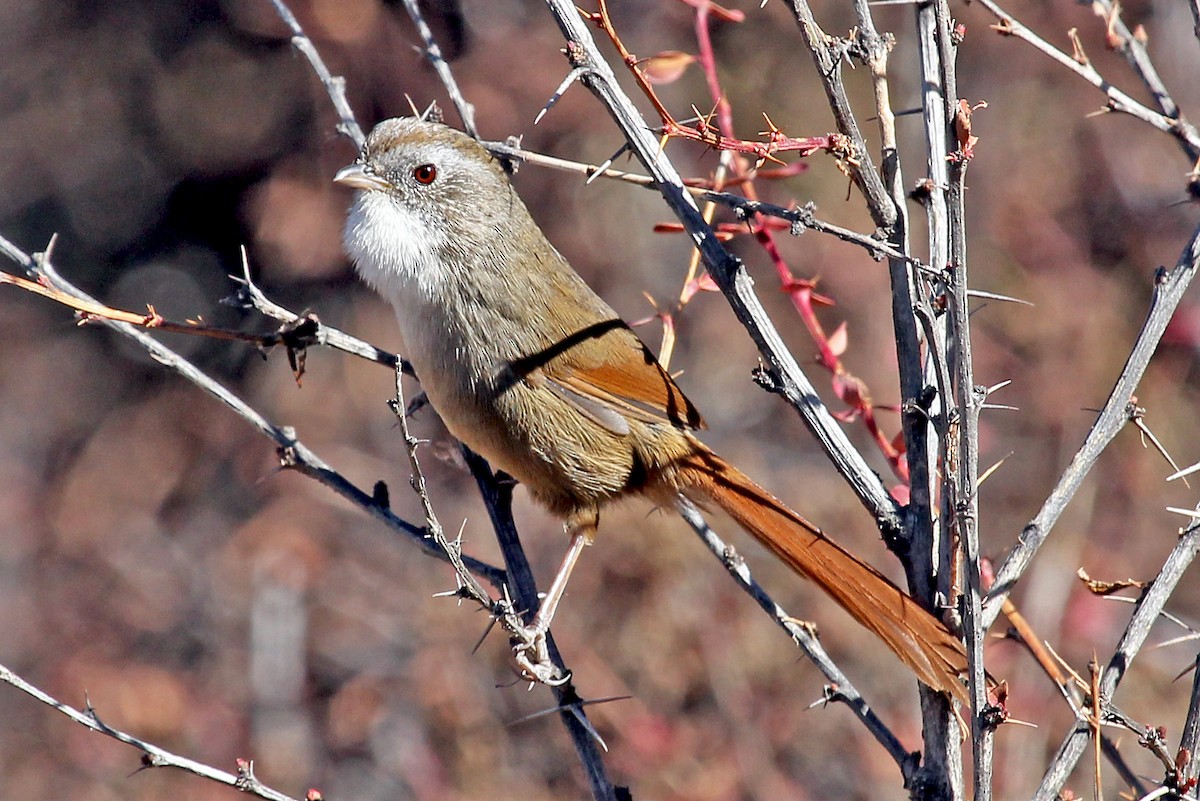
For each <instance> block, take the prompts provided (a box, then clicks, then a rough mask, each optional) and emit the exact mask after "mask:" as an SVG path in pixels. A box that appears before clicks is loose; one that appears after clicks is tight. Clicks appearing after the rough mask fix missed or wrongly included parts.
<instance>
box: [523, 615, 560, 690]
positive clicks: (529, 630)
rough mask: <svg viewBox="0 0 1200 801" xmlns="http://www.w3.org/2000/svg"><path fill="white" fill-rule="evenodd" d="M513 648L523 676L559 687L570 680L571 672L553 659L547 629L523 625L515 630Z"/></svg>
mask: <svg viewBox="0 0 1200 801" xmlns="http://www.w3.org/2000/svg"><path fill="white" fill-rule="evenodd" d="M512 648H513V659H514V660H515V661H516V663H517V668H518V670H520V672H521V678H523V679H528V680H529V681H535V682H537V683H539V684H546V685H549V686H551V687H559V686H561V685H563V684H566V683H567V682H568V681H569V680H570V678H571V674H570V673H563V672H562V670H560V669H559V667H558V665H556V664H554V662H553V661H551V659H550V648H549V646H548V645H547V644H546V630H545V629H543V628H542V627H540V626H522V627H521V628H520V629H519V630H517V631H515V632H513V633H512Z"/></svg>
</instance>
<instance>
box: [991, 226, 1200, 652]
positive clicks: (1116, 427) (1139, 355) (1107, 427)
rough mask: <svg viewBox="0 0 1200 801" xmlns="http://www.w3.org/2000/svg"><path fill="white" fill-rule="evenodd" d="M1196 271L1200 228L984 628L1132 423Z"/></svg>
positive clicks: (1035, 522)
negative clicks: (1142, 387)
mask: <svg viewBox="0 0 1200 801" xmlns="http://www.w3.org/2000/svg"><path fill="white" fill-rule="evenodd" d="M1197 269H1200V228H1197V229H1196V230H1195V231H1194V232H1193V233H1192V238H1191V240H1190V241H1189V242H1188V244H1187V246H1186V247H1185V248H1184V249H1183V252H1182V253H1181V254H1180V256H1179V261H1178V262H1177V263H1176V265H1175V266H1174V267H1173V268H1172V269H1170V270H1166V269H1159V270H1158V272H1157V273H1156V274H1155V278H1154V288H1153V294H1152V297H1151V299H1150V307H1149V309H1148V311H1147V314H1146V321H1145V322H1144V323H1143V324H1142V330H1141V331H1140V332H1139V333H1138V337H1137V340H1136V341H1135V342H1134V344H1133V348H1132V350H1131V351H1130V353H1129V357H1128V358H1127V359H1126V361H1125V366H1124V368H1123V369H1122V370H1121V375H1120V377H1119V378H1118V379H1117V383H1116V385H1115V386H1114V387H1113V390H1112V392H1111V393H1109V396H1108V400H1107V401H1106V402H1105V404H1104V408H1103V410H1102V411H1101V412H1100V414H1099V416H1098V417H1097V418H1096V422H1094V423H1093V424H1092V428H1091V430H1090V431H1088V434H1087V437H1086V438H1084V441H1083V444H1082V445H1080V447H1079V450H1078V452H1076V454H1075V456H1074V457H1073V458H1072V459H1071V463H1070V464H1069V465H1068V466H1067V469H1066V470H1065V471H1064V472H1063V474H1062V478H1060V479H1059V482H1058V484H1057V485H1055V487H1054V489H1053V490H1052V491H1051V493H1050V495H1049V497H1047V498H1046V500H1045V502H1044V503H1043V504H1042V508H1041V509H1040V510H1039V511H1038V513H1037V515H1036V516H1034V518H1033V519H1032V520H1030V521H1029V523H1027V524H1026V525H1025V528H1024V529H1023V530H1022V531H1021V535H1020V537H1019V539H1018V541H1017V544H1016V545H1015V546H1013V549H1012V551H1011V552H1009V554H1008V557H1007V558H1006V559H1005V560H1004V563H1003V564H1002V565H1001V566H1000V568H999V570H997V571H996V583H995V585H994V587H993V588H992V591H991V592H990V593H989V594H988V597H987V600H986V601H985V602H984V608H983V620H982V623H983V626H984V628H985V629H986V628H987V627H988V626H990V625H991V623H992V622H993V621H994V620H995V619H996V616H997V615H999V614H1000V608H1001V605H1002V604H1003V602H1004V599H1005V598H1006V597H1008V594H1009V593H1010V592H1011V591H1012V588H1013V585H1015V584H1016V582H1017V581H1018V580H1019V579H1020V577H1021V576H1022V575H1023V574H1024V572H1025V570H1026V568H1028V566H1029V563H1030V561H1032V559H1033V556H1034V554H1036V553H1037V551H1038V549H1039V548H1041V546H1042V543H1044V542H1045V541H1046V538H1047V537H1048V536H1049V535H1050V531H1051V529H1053V528H1054V524H1055V523H1057V522H1058V518H1059V517H1060V516H1061V515H1062V513H1063V510H1064V509H1065V508H1066V506H1067V504H1068V503H1069V502H1070V501H1071V499H1072V498H1073V497H1075V493H1076V492H1077V491H1078V490H1079V487H1080V486H1081V485H1082V484H1083V480H1084V478H1086V477H1087V474H1088V473H1089V472H1090V471H1091V469H1092V467H1093V466H1094V465H1095V463H1096V460H1097V459H1099V458H1100V454H1101V453H1103V451H1104V449H1105V448H1106V447H1108V445H1109V443H1110V442H1112V440H1113V439H1114V438H1115V437H1116V435H1117V433H1118V432H1120V430H1121V429H1122V428H1123V427H1124V426H1125V424H1126V423H1127V422H1128V421H1129V408H1130V406H1131V404H1132V399H1133V397H1134V395H1135V394H1136V392H1137V386H1138V383H1139V382H1140V381H1141V379H1142V375H1143V374H1144V373H1145V372H1146V368H1147V367H1148V366H1149V364H1150V359H1151V357H1152V356H1153V355H1154V351H1155V349H1157V347H1158V343H1159V340H1161V339H1162V335H1163V332H1164V331H1165V330H1166V328H1167V323H1168V322H1170V320H1171V317H1172V316H1173V315H1174V314H1175V309H1176V308H1177V307H1178V306H1179V302H1180V300H1182V298H1183V294H1184V292H1185V291H1186V290H1187V288H1188V285H1189V284H1190V283H1191V281H1192V278H1193V277H1194V276H1195V274H1196V271H1197Z"/></svg>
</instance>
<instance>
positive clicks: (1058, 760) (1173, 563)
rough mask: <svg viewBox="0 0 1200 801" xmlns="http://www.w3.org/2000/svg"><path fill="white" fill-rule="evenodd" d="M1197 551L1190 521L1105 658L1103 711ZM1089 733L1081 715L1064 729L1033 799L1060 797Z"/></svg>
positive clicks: (1199, 545) (1198, 531) (1198, 541)
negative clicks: (1066, 729) (1110, 654)
mask: <svg viewBox="0 0 1200 801" xmlns="http://www.w3.org/2000/svg"><path fill="white" fill-rule="evenodd" d="M1198 553H1200V525H1193V526H1191V527H1189V528H1188V530H1187V531H1186V532H1184V534H1183V536H1182V537H1180V538H1179V542H1178V543H1176V545H1175V547H1174V548H1173V549H1172V550H1171V553H1170V555H1168V556H1167V559H1166V561H1165V562H1164V563H1163V567H1162V570H1160V571H1159V573H1158V575H1157V576H1155V578H1154V581H1153V583H1151V585H1150V588H1149V589H1147V590H1146V592H1145V594H1143V595H1142V597H1141V598H1140V599H1138V602H1137V606H1136V607H1135V608H1134V611H1133V616H1132V617H1131V618H1130V620H1129V624H1128V625H1127V626H1126V627H1125V631H1124V633H1123V634H1122V635H1121V639H1120V641H1119V642H1118V643H1117V648H1116V650H1115V651H1114V653H1113V655H1112V657H1111V658H1110V659H1109V660H1108V665H1107V666H1106V667H1105V669H1104V673H1103V674H1102V675H1101V677H1100V683H1099V690H1100V702H1101V704H1102V713H1103V714H1105V715H1107V714H1108V712H1109V706H1110V705H1111V703H1112V698H1113V695H1114V694H1115V693H1116V691H1117V687H1118V685H1119V684H1120V682H1121V679H1123V678H1124V677H1125V674H1126V673H1127V672H1128V671H1129V667H1130V666H1131V665H1132V664H1133V660H1134V658H1135V657H1136V656H1137V654H1138V651H1140V650H1141V648H1142V645H1143V644H1144V643H1145V641H1146V637H1147V636H1148V635H1149V633H1150V627H1151V626H1153V625H1154V623H1155V621H1156V620H1157V619H1158V617H1159V615H1160V614H1161V612H1162V610H1163V607H1164V606H1165V605H1166V603H1167V601H1168V600H1170V598H1171V595H1172V594H1173V593H1174V591H1175V587H1176V586H1177V585H1178V584H1179V580H1180V579H1181V578H1182V577H1183V573H1184V571H1185V570H1186V569H1187V568H1188V566H1189V565H1191V563H1192V560H1193V559H1195V558H1196V555H1197V554H1198ZM1090 737H1091V727H1090V725H1089V724H1088V722H1087V721H1086V720H1083V719H1080V720H1078V721H1077V722H1076V724H1075V726H1074V727H1072V729H1071V731H1070V732H1068V733H1067V735H1066V737H1065V738H1064V739H1063V742H1062V744H1061V745H1059V748H1058V752H1057V753H1056V754H1055V757H1054V760H1053V761H1052V762H1051V763H1050V766H1049V767H1048V768H1047V770H1046V773H1045V775H1044V776H1043V777H1042V783H1041V785H1040V786H1039V787H1038V789H1037V792H1036V794H1035V795H1034V796H1033V798H1034V799H1035V801H1053V799H1055V798H1058V797H1059V791H1060V790H1061V789H1062V787H1063V785H1064V784H1065V783H1066V780H1067V777H1068V776H1069V775H1070V774H1071V771H1072V770H1073V769H1074V767H1075V765H1076V763H1077V762H1078V761H1079V758H1080V757H1081V756H1083V753H1084V751H1085V750H1086V749H1087V744H1088V740H1089V739H1090Z"/></svg>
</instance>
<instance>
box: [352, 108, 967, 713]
mask: <svg viewBox="0 0 1200 801" xmlns="http://www.w3.org/2000/svg"><path fill="white" fill-rule="evenodd" d="M334 180H335V182H336V183H338V184H340V185H343V186H346V187H350V188H352V189H354V190H356V192H355V196H354V199H353V201H352V204H351V206H350V210H349V213H348V214H347V220H346V225H345V229H344V235H343V241H344V245H345V249H346V251H347V253H348V255H349V257H350V259H351V261H352V262H353V264H354V266H355V268H356V270H357V272H358V274H359V275H360V276H361V278H362V279H363V280H364V281H365V282H366V283H367V284H368V285H370V286H371V287H373V288H374V289H375V290H376V291H377V292H378V293H379V294H380V295H382V296H383V297H384V298H385V299H386V300H388V301H389V302H390V303H391V305H392V306H393V307H394V309H395V312H396V317H397V320H398V323H399V327H400V333H401V337H402V339H403V341H404V346H405V348H406V350H405V356H406V357H407V358H408V359H409V361H410V362H411V364H412V365H413V367H414V369H415V372H416V375H417V378H418V380H419V381H420V382H421V386H422V389H423V390H424V392H425V395H426V397H427V398H428V400H429V402H430V403H431V404H432V406H433V407H434V409H435V410H436V411H437V413H438V414H439V416H440V417H441V418H442V420H443V421H444V422H445V425H446V427H447V428H448V430H449V431H450V432H451V433H452V434H453V435H454V436H455V437H457V438H458V439H459V440H460V441H461V442H463V443H464V444H465V445H467V446H468V447H470V448H471V449H473V450H474V451H476V452H477V453H479V454H481V455H482V456H484V457H485V458H486V459H488V460H489V462H490V463H491V464H492V465H493V466H495V467H498V468H500V469H502V470H504V471H505V472H507V473H508V474H510V475H512V476H513V477H515V478H516V479H517V480H518V481H520V482H521V484H523V485H524V486H525V487H526V488H527V489H528V492H529V494H530V495H531V497H532V498H533V499H534V501H535V502H537V503H539V504H540V505H541V506H543V507H544V508H545V509H547V510H548V511H549V512H550V513H552V514H553V515H555V516H556V517H558V518H559V519H561V520H562V521H563V524H564V528H565V530H566V532H567V534H568V535H569V547H568V550H567V553H566V556H565V557H564V559H563V563H562V566H561V567H560V568H559V571H558V572H557V574H556V575H555V578H554V580H553V581H552V582H551V584H550V588H549V590H548V591H547V594H546V596H545V598H544V600H543V602H542V603H541V605H540V607H539V609H538V611H537V613H536V615H535V616H534V618H533V620H532V622H531V623H529V624H528V630H527V631H526V632H525V633H524V635H525V636H523V637H521V638H519V640H518V641H517V642H516V643H515V645H514V649H515V653H516V661H517V663H518V665H519V666H520V667H521V668H522V672H523V673H525V674H526V675H527V676H530V677H533V678H539V677H545V676H546V675H548V674H547V673H545V672H544V669H545V667H546V665H545V661H546V652H545V635H546V632H547V631H548V630H549V627H550V622H551V620H552V619H553V616H554V613H555V610H556V608H557V606H558V604H559V601H560V600H561V598H562V596H563V592H564V590H565V587H566V584H567V580H568V578H569V576H570V574H571V572H572V570H573V569H574V567H575V565H576V563H577V562H578V560H579V558H580V555H581V553H582V552H583V549H584V548H585V547H586V546H587V545H589V544H590V543H591V542H592V541H593V538H594V537H595V535H596V531H597V527H598V525H599V520H600V513H601V510H602V509H604V508H605V507H607V506H609V505H610V504H613V503H614V502H617V501H621V500H623V499H626V498H630V497H635V496H640V497H643V498H646V499H648V500H649V501H651V502H652V503H654V504H656V505H659V506H670V505H672V504H675V503H677V502H678V501H679V499H681V498H685V499H688V500H692V501H695V502H696V503H698V504H700V505H701V506H702V507H706V508H711V507H714V506H715V507H717V508H719V509H721V510H723V511H724V512H725V513H727V514H728V515H729V516H730V517H731V518H732V519H733V520H734V521H735V522H736V523H737V524H738V525H739V526H740V527H741V528H743V529H744V530H745V531H747V532H748V533H749V534H750V535H751V536H753V537H754V538H755V539H756V540H758V541H759V542H760V543H762V544H763V545H764V546H766V548H767V550H768V551H770V552H771V553H772V554H774V555H775V556H776V557H778V558H779V559H780V560H781V561H783V562H784V563H785V564H786V565H787V566H788V567H790V568H791V569H792V570H793V571H794V572H795V573H797V574H798V575H800V576H802V577H804V578H806V579H809V580H811V581H812V582H813V583H814V584H816V585H817V586H818V587H819V588H820V589H821V590H822V591H823V592H824V593H825V594H826V595H828V596H829V597H830V598H832V599H833V600H834V601H835V602H836V603H837V604H838V605H839V606H841V607H842V608H843V609H845V610H846V611H847V612H848V613H849V614H850V616H851V617H852V618H854V620H855V621H857V622H858V623H859V624H860V625H862V626H864V627H865V628H866V629H868V630H869V631H871V632H872V633H874V634H875V635H876V636H877V637H878V638H879V639H880V640H881V641H882V642H883V643H884V644H885V645H886V646H887V647H888V648H889V649H890V650H891V651H892V652H893V653H894V654H895V655H896V656H897V657H898V658H899V660H900V661H901V662H902V663H903V664H904V665H905V666H907V667H908V668H909V669H910V670H911V671H912V672H913V674H915V676H916V677H917V678H918V679H919V680H920V681H921V682H923V683H924V684H925V685H927V686H928V687H930V688H932V689H933V690H935V691H939V692H941V693H944V694H946V695H947V696H950V697H952V698H954V699H957V700H959V701H961V702H963V703H969V697H968V694H967V691H966V686H965V683H964V676H965V675H966V670H967V657H966V651H965V649H964V647H963V644H962V642H961V641H960V640H959V639H958V638H957V637H956V636H955V635H954V634H953V633H951V631H950V630H949V629H948V628H947V626H946V625H945V624H944V623H943V622H942V621H941V620H939V619H938V618H937V617H935V616H934V615H933V614H931V613H930V612H929V611H928V610H926V609H925V608H924V607H922V606H921V604H919V603H918V602H917V601H916V600H915V599H913V598H912V597H911V596H909V595H908V594H907V593H905V592H904V591H903V590H901V589H900V588H899V587H897V586H896V585H895V584H893V583H892V582H891V581H890V580H889V579H888V578H887V577H885V576H884V575H883V574H882V573H880V572H879V571H878V570H876V569H875V568H874V567H872V566H871V565H870V564H868V563H866V562H864V561H863V560H861V559H859V558H858V557H857V556H855V555H854V554H852V553H850V552H849V551H848V550H846V549H845V548H843V547H842V546H841V545H839V544H838V543H837V542H835V541H834V540H832V539H830V538H829V537H828V536H826V535H825V533H824V532H822V531H821V530H820V529H819V528H818V527H817V526H815V525H814V524H812V523H810V522H809V521H808V520H806V519H805V518H804V517H802V516H801V515H800V514H798V513H797V512H795V511H793V510H792V509H791V508H790V507H788V506H787V505H786V504H785V503H783V502H782V501H780V500H779V499H777V498H776V497H775V496H774V495H772V494H771V493H770V492H768V491H767V490H765V489H763V488H762V487H761V486H759V485H758V484H757V483H756V482H754V481H753V480H752V479H750V478H749V477H748V476H747V475H746V474H745V473H743V472H742V471H741V470H739V469H738V468H737V467H735V466H734V465H732V464H731V463H729V462H728V461H726V460H725V459H724V458H722V457H721V456H719V455H718V454H716V453H715V452H714V451H713V450H712V449H710V448H709V447H708V446H706V445H705V444H704V443H703V442H701V440H700V439H699V437H698V436H697V431H699V430H701V429H703V428H704V427H705V424H704V420H703V418H702V417H701V415H700V413H699V411H698V410H697V409H696V407H695V406H694V405H693V404H692V402H691V401H690V400H689V399H688V398H687V397H686V396H685V395H684V393H683V391H682V390H681V389H680V388H679V386H678V385H677V384H676V382H675V380H674V378H672V376H671V375H670V374H669V373H668V372H667V371H666V369H664V368H663V366H662V365H661V364H660V363H659V362H658V360H657V359H656V358H655V356H654V354H653V353H652V352H651V351H650V349H649V348H648V347H647V346H646V345H645V344H644V343H643V342H642V341H641V340H640V339H639V338H638V336H637V335H636V334H635V333H634V331H633V330H632V329H631V328H630V327H629V325H627V324H626V323H625V322H624V321H623V320H622V319H621V318H620V316H619V315H618V314H617V313H616V312H615V311H613V309H612V308H611V307H610V306H609V305H608V304H607V303H606V302H605V301H604V300H603V299H601V298H600V296H599V295H597V294H596V292H595V291H593V290H592V289H591V287H589V286H588V285H587V284H586V283H585V282H584V280H583V279H582V278H581V277H580V276H579V274H578V273H576V271H575V270H574V269H573V268H572V267H571V265H570V264H569V263H568V262H567V260H566V259H565V258H564V257H563V256H562V255H561V254H560V253H559V252H558V251H557V250H556V249H555V248H554V246H553V245H552V244H551V243H550V241H549V240H548V239H547V238H546V236H545V234H544V233H543V232H542V230H541V228H540V227H539V226H538V225H537V223H536V222H535V221H534V219H533V218H532V216H531V215H530V213H529V211H528V209H527V208H526V206H525V203H524V202H523V201H522V200H521V198H520V196H519V195H518V194H517V192H516V190H515V188H514V187H513V185H512V183H511V182H510V180H509V174H508V172H507V170H506V169H505V165H504V163H503V162H502V161H501V160H500V159H498V158H497V157H495V156H493V155H492V154H491V153H490V152H489V151H488V150H486V149H485V148H484V147H483V146H482V145H481V144H479V143H478V142H477V141H476V140H475V139H473V138H471V137H470V136H467V135H466V134H464V133H462V132H460V131H457V130H455V129H453V128H451V127H449V126H446V125H444V124H442V123H440V122H433V121H428V120H423V119H419V118H416V117H401V118H394V119H389V120H385V121H383V122H380V123H379V124H378V125H376V126H375V128H374V129H373V130H372V131H371V132H370V134H369V135H368V137H367V138H366V141H365V144H364V145H363V147H362V150H361V152H360V154H359V157H358V159H357V160H356V161H355V162H354V163H353V164H351V165H349V166H347V167H345V168H343V169H342V170H340V171H339V172H338V173H337V175H336V177H335V179H334Z"/></svg>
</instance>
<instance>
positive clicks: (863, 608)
mask: <svg viewBox="0 0 1200 801" xmlns="http://www.w3.org/2000/svg"><path fill="white" fill-rule="evenodd" d="M677 466H678V470H679V472H678V474H677V481H678V486H679V487H680V489H681V491H683V492H684V494H685V495H687V496H688V497H690V498H694V499H695V500H697V501H699V502H705V501H708V502H711V503H712V504H714V505H716V506H718V507H720V508H721V509H722V510H724V511H725V513H726V514H728V515H729V516H730V517H732V518H733V519H734V521H735V522H736V523H737V524H738V525H740V526H741V527H742V528H744V529H745V530H746V531H748V532H749V533H750V534H752V535H753V536H754V538H755V539H757V540H758V541H759V542H761V543H762V544H763V545H765V546H766V547H767V548H768V549H770V550H771V552H773V553H774V554H775V555H776V556H777V557H779V559H781V560H782V561H783V562H785V563H786V564H787V565H788V566H790V567H791V568H792V570H794V571H796V572H797V573H799V574H800V575H801V576H804V577H805V578H808V579H810V580H812V581H813V582H815V583H816V584H817V586H819V587H820V588H821V589H822V590H823V591H824V592H825V593H826V594H827V595H828V596H829V597H830V598H832V599H833V600H834V601H836V602H837V603H838V605H839V606H841V607H842V608H843V609H845V610H846V611H847V612H849V613H850V616H851V617H853V618H854V619H855V620H856V621H858V622H859V623H860V624H861V625H863V626H865V627H866V628H867V629H869V630H870V631H872V632H874V634H875V635H876V636H877V637H879V639H881V640H883V642H884V643H886V644H887V646H888V647H889V648H890V649H892V652H893V653H895V654H896V656H898V657H899V658H900V661H901V662H903V663H904V664H905V665H907V666H908V667H909V669H910V670H912V672H913V673H915V674H916V676H917V678H918V679H920V680H921V681H922V682H924V683H925V684H927V685H928V686H930V687H932V688H933V689H935V690H939V691H941V692H944V693H946V694H947V695H949V696H951V697H953V698H957V699H958V700H960V701H962V702H963V703H964V704H969V703H970V699H969V696H968V693H967V689H966V687H965V685H964V684H963V681H964V678H965V677H966V675H967V655H966V651H965V649H964V648H963V645H962V643H961V642H959V640H958V639H957V638H956V637H954V636H953V635H952V634H951V633H950V632H949V631H948V630H947V629H946V627H945V626H944V625H942V623H941V622H939V621H938V619H937V618H935V617H934V616H933V615H931V614H930V613H929V612H927V611H926V610H925V609H924V608H923V607H921V606H920V605H919V604H918V603H917V602H916V601H915V600H914V599H913V598H912V597H910V596H909V595H908V594H906V593H905V592H904V591H903V590H901V589H900V588H899V587H897V586H896V585H895V584H893V583H892V582H891V581H889V580H888V579H887V578H885V577H884V576H883V575H882V574H881V573H879V571H877V570H876V569H875V568H873V567H871V566H870V565H869V564H867V563H866V562H863V561H862V560H861V559H859V558H858V557H856V556H854V555H853V554H851V553H850V552H849V551H847V550H845V549H844V548H842V546H840V545H838V544H837V543H836V542H834V541H833V540H831V539H829V538H828V537H826V536H825V535H824V534H823V533H822V532H821V530H820V529H819V528H817V527H816V526H814V525H813V524H812V523H810V522H808V521H807V520H805V519H804V518H803V517H801V516H800V515H798V514H797V513H796V512H793V511H792V510H791V509H789V508H788V507H787V506H786V505H785V504H784V503H783V502H782V501H780V500H778V499H777V498H775V497H774V496H773V495H771V493H769V492H767V491H766V490H764V489H763V488H762V487H760V486H758V484H756V483H754V481H752V480H751V479H750V478H749V477H747V476H746V475H745V474H744V473H742V472H741V471H740V470H738V469H737V468H736V467H734V466H733V465H731V464H729V463H728V462H726V461H725V460H724V459H722V458H721V457H720V456H717V455H716V454H715V453H713V452H711V451H708V450H703V451H699V452H697V453H696V454H694V455H692V456H689V457H687V458H685V459H684V460H682V461H681V462H680V463H679V464H678V465H677Z"/></svg>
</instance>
